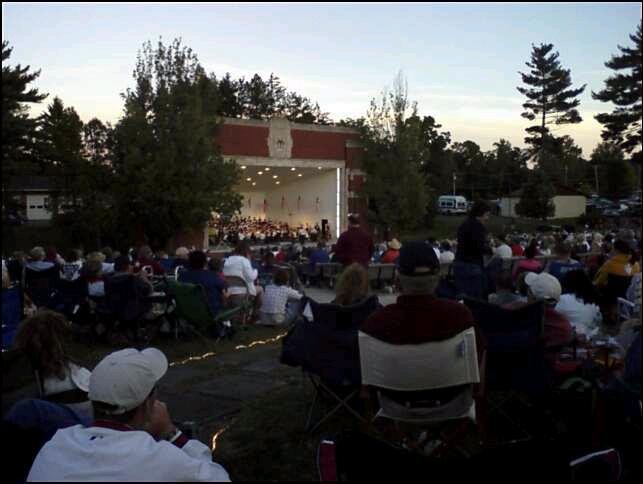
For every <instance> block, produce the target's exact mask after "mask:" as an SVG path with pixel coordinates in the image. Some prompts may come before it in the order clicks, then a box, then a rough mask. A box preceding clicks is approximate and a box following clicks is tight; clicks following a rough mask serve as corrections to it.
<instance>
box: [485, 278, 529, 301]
mask: <svg viewBox="0 0 643 484" xmlns="http://www.w3.org/2000/svg"><path fill="white" fill-rule="evenodd" d="M495 283H496V292H495V293H492V294H489V298H488V299H489V302H490V303H491V304H496V305H498V306H504V305H506V304H511V303H513V302H516V301H523V302H526V301H527V298H526V297H523V296H520V295H518V294H517V293H516V292H515V291H514V285H513V277H512V275H511V272H509V271H502V272H500V273H499V274H498V275H497V276H496V279H495Z"/></svg>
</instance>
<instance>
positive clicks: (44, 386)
mask: <svg viewBox="0 0 643 484" xmlns="http://www.w3.org/2000/svg"><path fill="white" fill-rule="evenodd" d="M71 336H72V328H71V323H70V322H69V321H67V319H65V317H64V316H63V315H62V314H59V313H56V312H54V311H50V310H42V311H39V312H37V313H36V314H35V315H34V316H32V317H30V318H27V319H25V320H24V321H22V323H20V326H19V327H18V331H17V333H16V340H15V345H16V348H18V349H20V350H21V351H22V352H23V353H24V354H25V356H26V357H27V359H28V360H29V362H30V363H31V366H32V368H33V369H34V370H35V371H37V372H38V376H39V380H40V381H39V385H40V387H41V388H40V391H41V392H42V396H43V397H52V396H54V395H58V394H61V393H66V394H68V395H71V396H70V397H69V398H68V400H69V401H72V402H74V403H70V404H69V407H70V408H72V409H73V410H74V411H76V412H77V413H79V414H80V415H84V416H86V417H87V418H91V416H92V409H91V405H89V403H88V401H87V395H86V393H87V392H88V385H89V376H90V371H89V370H87V369H86V368H83V367H82V366H80V365H78V364H77V363H76V362H75V361H74V360H73V359H72V358H71V357H70V355H69V346H70V343H71Z"/></svg>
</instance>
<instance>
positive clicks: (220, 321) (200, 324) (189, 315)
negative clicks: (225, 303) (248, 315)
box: [167, 281, 243, 339]
mask: <svg viewBox="0 0 643 484" xmlns="http://www.w3.org/2000/svg"><path fill="white" fill-rule="evenodd" d="M167 284H168V292H169V294H170V295H171V296H172V297H173V298H174V301H175V303H176V309H175V311H174V317H176V318H179V319H181V320H183V321H185V322H186V323H187V325H188V326H187V327H188V328H189V329H190V330H191V331H193V332H194V333H195V334H197V335H198V336H200V337H201V338H203V339H205V337H204V336H203V335H202V333H201V332H202V331H205V332H207V333H208V334H210V335H213V336H216V337H217V338H222V337H224V336H227V335H231V331H230V329H228V328H231V326H228V325H227V324H225V323H226V322H228V321H229V320H230V319H231V318H232V317H233V316H235V315H237V314H239V313H240V312H241V311H242V310H243V308H242V307H240V306H239V307H234V308H231V309H225V310H223V311H220V312H219V313H217V314H216V315H215V314H212V310H211V309H210V305H209V304H208V302H207V297H206V293H205V290H204V289H203V287H202V286H201V285H199V284H189V283H185V282H176V281H168V282H167ZM177 332H178V325H177V326H175V335H176V334H177Z"/></svg>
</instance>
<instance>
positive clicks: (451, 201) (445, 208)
mask: <svg viewBox="0 0 643 484" xmlns="http://www.w3.org/2000/svg"><path fill="white" fill-rule="evenodd" d="M467 208H468V204H467V199H466V198H464V197H461V196H459V195H443V196H441V197H440V198H438V212H439V213H440V214H443V215H463V214H466V213H467Z"/></svg>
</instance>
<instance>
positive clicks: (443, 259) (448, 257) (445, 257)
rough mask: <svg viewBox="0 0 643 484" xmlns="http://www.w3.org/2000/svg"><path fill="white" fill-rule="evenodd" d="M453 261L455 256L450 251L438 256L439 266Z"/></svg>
mask: <svg viewBox="0 0 643 484" xmlns="http://www.w3.org/2000/svg"><path fill="white" fill-rule="evenodd" d="M454 260H455V254H454V253H453V252H451V251H450V250H445V251H444V252H442V253H441V254H440V264H450V263H451V262H453V261H454Z"/></svg>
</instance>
